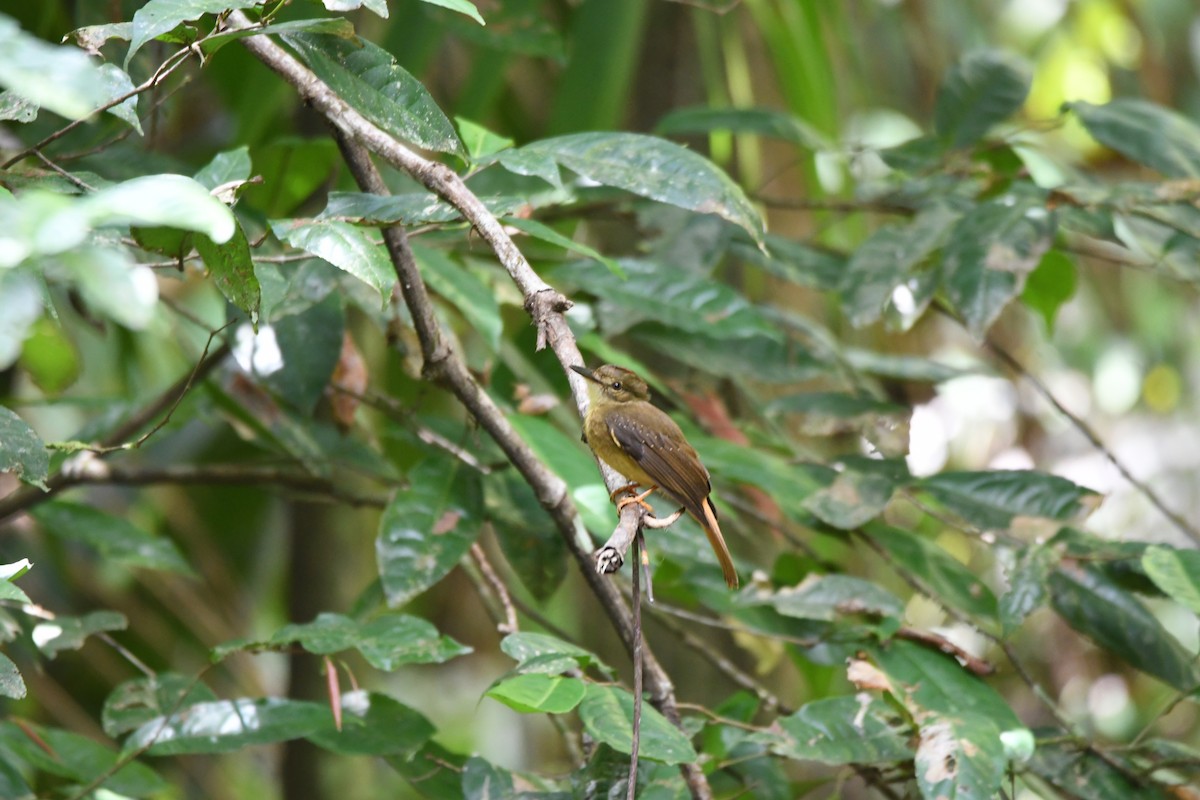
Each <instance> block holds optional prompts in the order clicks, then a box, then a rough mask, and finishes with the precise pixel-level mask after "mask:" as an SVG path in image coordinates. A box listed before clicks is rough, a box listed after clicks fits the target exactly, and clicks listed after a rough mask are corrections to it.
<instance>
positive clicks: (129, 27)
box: [63, 22, 133, 55]
mask: <svg viewBox="0 0 1200 800" xmlns="http://www.w3.org/2000/svg"><path fill="white" fill-rule="evenodd" d="M132 35H133V23H132V22H109V23H106V24H103V25H85V26H83V27H82V28H76V29H75V30H73V31H71V32H70V33H68V34H67V35H66V36H64V37H63V41H64V42H65V41H67V40H68V39H73V40H74V41H75V43H76V44H78V45H79V48H80V49H81V50H86V51H87V52H88V53H90V54H92V55H99V54H100V48H101V47H103V46H104V45H105V44H106V43H107V42H108V40H109V39H121V40H123V41H126V42H128V41H129V37H130V36H132Z"/></svg>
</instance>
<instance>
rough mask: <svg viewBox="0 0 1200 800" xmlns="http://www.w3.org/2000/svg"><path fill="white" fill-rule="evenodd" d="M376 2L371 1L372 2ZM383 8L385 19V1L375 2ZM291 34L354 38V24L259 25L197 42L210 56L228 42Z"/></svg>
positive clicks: (294, 22)
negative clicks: (254, 37) (320, 34)
mask: <svg viewBox="0 0 1200 800" xmlns="http://www.w3.org/2000/svg"><path fill="white" fill-rule="evenodd" d="M374 1H376V0H373V2H374ZM377 2H378V3H379V4H380V5H381V6H382V7H383V11H384V13H382V14H380V16H381V17H385V18H386V17H387V6H386V5H385V2H386V0H377ZM291 33H309V34H313V33H323V34H328V35H329V36H337V37H340V38H342V39H353V38H354V23H352V22H351V21H350V20H348V19H295V20H291V21H289V22H276V23H273V24H271V25H260V26H253V27H249V28H238V29H237V30H232V31H231V30H225V31H221V32H220V33H213V34H211V35H209V36H206V37H205V38H204V39H203V40H202V41H200V42H199V44H200V50H201V51H202V52H203V53H204V54H205V55H209V56H211V55H212V54H213V53H215V52H217V51H218V50H220V49H221V48H222V47H224V46H225V45H227V44H229V43H230V42H233V41H237V40H238V39H245V38H247V37H250V36H284V35H287V34H291Z"/></svg>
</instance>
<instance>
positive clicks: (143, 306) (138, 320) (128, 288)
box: [54, 245, 158, 331]
mask: <svg viewBox="0 0 1200 800" xmlns="http://www.w3.org/2000/svg"><path fill="white" fill-rule="evenodd" d="M54 261H55V262H56V264H55V267H54V271H56V272H58V271H60V270H61V272H59V274H61V275H62V276H63V277H64V278H65V279H66V280H67V281H68V282H69V283H73V284H74V285H75V287H76V288H77V289H78V290H79V293H80V294H81V295H82V296H83V300H84V303H85V304H86V305H87V306H88V307H89V308H90V309H91V310H92V311H95V312H96V313H98V314H102V315H103V316H105V317H108V318H109V319H111V320H112V321H113V322H116V323H117V324H119V325H123V326H124V327H126V328H129V329H130V330H135V331H140V330H143V329H145V328H146V327H147V326H148V325H149V324H150V322H151V321H152V320H153V319H154V312H155V310H156V309H157V307H158V279H157V278H156V277H155V276H154V271H153V270H152V269H150V268H149V267H147V266H144V265H142V264H138V263H136V262H135V261H134V260H133V257H132V255H131V254H130V252H129V251H128V250H126V249H125V248H123V247H122V248H115V247H93V246H90V245H89V246H84V247H80V248H77V249H75V250H71V251H69V252H66V253H61V254H59V255H57V256H55V257H54Z"/></svg>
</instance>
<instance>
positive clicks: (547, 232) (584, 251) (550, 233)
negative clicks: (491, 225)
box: [503, 216, 626, 278]
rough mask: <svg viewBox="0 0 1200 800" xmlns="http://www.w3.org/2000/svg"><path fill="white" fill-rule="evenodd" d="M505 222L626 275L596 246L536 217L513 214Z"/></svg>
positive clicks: (619, 275) (534, 236)
mask: <svg viewBox="0 0 1200 800" xmlns="http://www.w3.org/2000/svg"><path fill="white" fill-rule="evenodd" d="M503 222H504V224H505V225H507V226H509V227H510V228H516V229H517V230H519V231H521V232H522V233H525V234H528V235H530V236H532V237H533V238H535V239H541V240H542V241H543V242H547V243H549V244H552V245H555V246H556V247H561V248H563V249H564V250H570V251H571V252H573V253H578V254H579V255H581V256H584V257H585V258H594V259H595V260H597V261H599V262H600V263H601V264H603V265H604V266H606V267H608V270H609V272H611V273H613V274H614V275H616V276H617V277H618V278H624V277H626V275H625V270H624V269H622V268H621V265H620V264H619V263H617V262H616V261H615V260H613V259H611V258H609V257H608V256H606V255H604V254H602V253H601V252H600V251H599V250H597V249H596V248H594V247H589V246H588V245H586V244H583V243H582V242H577V241H575V240H574V239H570V238H568V237H566V236H563V235H562V234H561V233H559V232H558V231H556V230H554V228H551V227H550V226H549V225H546V224H545V223H543V222H538V221H537V220H536V219H524V218H521V217H511V216H510V217H505V218H504V220H503Z"/></svg>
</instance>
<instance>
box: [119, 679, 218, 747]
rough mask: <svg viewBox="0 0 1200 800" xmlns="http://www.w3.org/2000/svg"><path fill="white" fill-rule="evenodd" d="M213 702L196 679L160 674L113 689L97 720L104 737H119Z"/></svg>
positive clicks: (129, 681)
mask: <svg viewBox="0 0 1200 800" xmlns="http://www.w3.org/2000/svg"><path fill="white" fill-rule="evenodd" d="M216 699H217V696H216V695H215V694H213V691H212V690H211V689H209V688H208V687H207V686H206V685H204V683H202V682H201V681H199V680H197V679H195V678H191V677H188V676H186V675H180V674H178V673H174V672H160V673H158V674H156V675H154V676H153V677H147V678H134V679H133V680H128V681H125V682H124V683H122V684H120V685H119V686H117V688H115V689H113V690H112V691H111V692H110V693H109V695H108V697H107V698H105V700H104V709H103V711H102V712H101V715H100V719H101V722H102V724H103V725H104V732H105V733H107V734H108V735H109V736H119V735H121V734H123V733H128V732H129V731H131V730H134V729H135V728H138V727H140V726H141V725H143V724H145V723H147V722H149V721H150V720H152V719H156V718H158V717H162V716H165V715H167V714H174V713H178V712H180V711H183V710H184V709H185V708H188V707H189V706H193V705H195V704H196V703H204V702H209V701H212V700H216Z"/></svg>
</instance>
